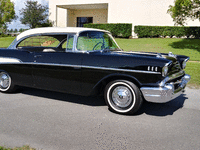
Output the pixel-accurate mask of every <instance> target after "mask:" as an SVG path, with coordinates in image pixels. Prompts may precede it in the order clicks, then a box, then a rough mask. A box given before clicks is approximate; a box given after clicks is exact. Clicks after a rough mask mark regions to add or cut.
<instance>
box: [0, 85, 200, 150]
mask: <svg viewBox="0 0 200 150" xmlns="http://www.w3.org/2000/svg"><path fill="white" fill-rule="evenodd" d="M199 141H200V90H192V89H187V90H186V93H185V94H183V95H182V96H180V97H179V98H177V99H175V100H174V101H171V102H169V103H166V104H153V103H147V102H146V103H144V105H143V107H142V109H141V110H140V111H139V112H138V113H137V114H136V115H134V116H124V115H118V114H115V113H112V112H110V111H108V109H107V106H106V105H105V103H104V100H103V98H102V97H81V96H75V95H67V94H63V93H56V92H49V91H44V90H36V89H29V88H25V89H24V90H23V91H21V92H19V93H15V94H0V145H1V146H2V145H6V146H9V147H14V146H22V145H26V144H28V145H30V146H31V147H34V148H37V149H43V150H46V149H48V150H51V149H52V150H58V149H59V150H62V149H67V150H79V149H86V150H90V149H91V150H94V149H106V150H107V149H111V150H117V149H119V150H126V149H130V150H137V149H138V150H140V149H141V150H142V149H145V150H155V149H156V150H159V149H160V150H163V149H166V150H169V149H176V150H178V149H180V150H188V149H195V150H196V149H200V142H199Z"/></svg>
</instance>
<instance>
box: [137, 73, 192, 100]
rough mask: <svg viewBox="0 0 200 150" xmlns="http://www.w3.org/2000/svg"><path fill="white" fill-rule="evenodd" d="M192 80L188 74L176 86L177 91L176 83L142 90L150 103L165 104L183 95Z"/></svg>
mask: <svg viewBox="0 0 200 150" xmlns="http://www.w3.org/2000/svg"><path fill="white" fill-rule="evenodd" d="M190 78H191V77H190V75H187V74H186V75H185V76H184V77H182V79H181V80H180V81H179V82H178V85H176V89H175V83H173V82H172V83H166V84H165V85H164V86H161V87H142V88H141V89H140V90H141V91H142V94H143V96H144V98H145V99H146V100H147V101H148V102H154V103H165V102H169V101H171V100H172V99H174V98H176V97H178V96H179V95H181V94H182V93H183V92H184V88H185V86H186V84H187V83H188V82H189V81H190ZM176 84H177V82H176Z"/></svg>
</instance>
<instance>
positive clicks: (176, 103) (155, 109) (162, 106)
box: [136, 94, 188, 116]
mask: <svg viewBox="0 0 200 150" xmlns="http://www.w3.org/2000/svg"><path fill="white" fill-rule="evenodd" d="M186 99H188V97H186V94H182V95H180V96H179V97H177V98H176V99H174V100H172V101H170V102H167V103H150V102H146V101H145V102H144V103H143V105H142V107H141V109H140V110H139V111H138V112H137V113H136V115H140V114H143V113H145V114H147V115H153V116H167V115H173V113H174V112H175V111H177V110H178V109H181V108H182V107H183V105H184V102H185V100H186Z"/></svg>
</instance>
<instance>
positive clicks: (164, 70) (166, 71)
mask: <svg viewBox="0 0 200 150" xmlns="http://www.w3.org/2000/svg"><path fill="white" fill-rule="evenodd" d="M167 73H168V67H167V66H164V67H163V69H162V76H163V77H166V76H167Z"/></svg>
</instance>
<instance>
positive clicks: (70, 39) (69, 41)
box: [62, 35, 74, 50]
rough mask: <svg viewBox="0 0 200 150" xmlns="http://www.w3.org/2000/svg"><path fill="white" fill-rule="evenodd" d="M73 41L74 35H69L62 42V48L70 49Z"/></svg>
mask: <svg viewBox="0 0 200 150" xmlns="http://www.w3.org/2000/svg"><path fill="white" fill-rule="evenodd" d="M73 43H74V36H73V35H69V36H68V38H67V39H66V41H65V42H64V43H63V44H62V48H63V49H66V48H67V50H72V49H73Z"/></svg>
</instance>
